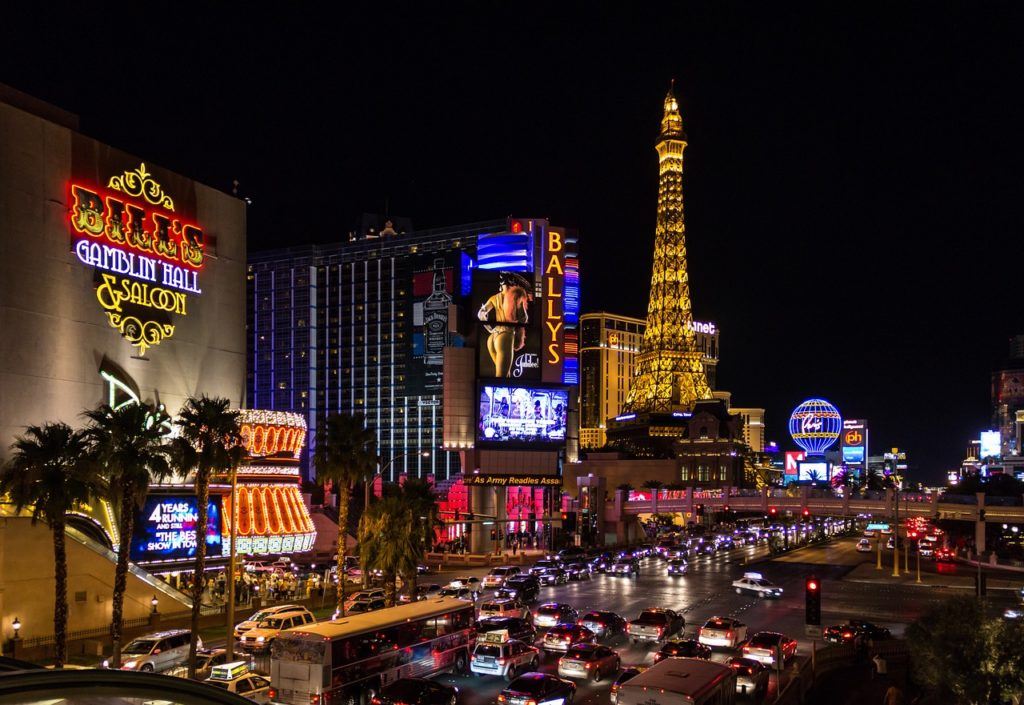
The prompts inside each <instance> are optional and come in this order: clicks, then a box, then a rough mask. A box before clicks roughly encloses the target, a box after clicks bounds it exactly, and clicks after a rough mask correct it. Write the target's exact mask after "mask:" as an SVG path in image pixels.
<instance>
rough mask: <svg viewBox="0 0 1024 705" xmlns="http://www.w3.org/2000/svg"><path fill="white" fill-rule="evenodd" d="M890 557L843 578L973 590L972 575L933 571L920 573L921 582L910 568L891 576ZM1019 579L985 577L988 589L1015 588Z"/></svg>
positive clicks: (853, 581) (849, 580)
mask: <svg viewBox="0 0 1024 705" xmlns="http://www.w3.org/2000/svg"><path fill="white" fill-rule="evenodd" d="M891 561H892V559H891V557H890V562H889V563H888V564H885V563H883V564H882V569H881V570H879V569H878V568H876V567H875V565H874V564H873V563H862V564H861V565H859V566H857V567H856V568H854V569H853V570H852V571H850V572H849V573H848V574H847V575H846V576H845V577H844V578H843V580H845V581H847V582H851V583H871V584H874V585H911V586H918V587H931V588H952V589H956V590H974V576H973V575H936V574H934V573H924V572H922V573H921V582H920V583H918V582H917V573H916V572H915V571H914V570H913V568H912V569H911V571H910V572H909V573H904V572H903V570H902V569H901V570H900V577H898V578H894V577H892V562H891ZM1019 583H1020V581H1019V580H1004V579H1000V578H992V577H988V578H987V585H988V589H989V590H1017V589H1019V587H1020V585H1019Z"/></svg>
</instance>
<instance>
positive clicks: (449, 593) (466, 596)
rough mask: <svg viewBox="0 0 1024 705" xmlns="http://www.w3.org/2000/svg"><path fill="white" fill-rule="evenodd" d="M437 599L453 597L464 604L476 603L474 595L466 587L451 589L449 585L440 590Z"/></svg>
mask: <svg viewBox="0 0 1024 705" xmlns="http://www.w3.org/2000/svg"><path fill="white" fill-rule="evenodd" d="M439 597H455V598H458V599H460V600H465V601H466V602H476V593H475V592H473V591H472V590H470V589H469V588H468V587H452V586H451V585H449V586H447V587H444V588H441V593H440V595H439Z"/></svg>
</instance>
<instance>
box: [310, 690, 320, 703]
mask: <svg viewBox="0 0 1024 705" xmlns="http://www.w3.org/2000/svg"><path fill="white" fill-rule="evenodd" d="M309 705H320V693H313V694H312V695H310V696H309Z"/></svg>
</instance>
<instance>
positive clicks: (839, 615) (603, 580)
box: [423, 538, 1016, 705]
mask: <svg viewBox="0 0 1024 705" xmlns="http://www.w3.org/2000/svg"><path fill="white" fill-rule="evenodd" d="M856 541H857V539H856V538H850V539H842V540H839V541H836V542H834V543H832V544H829V545H828V546H826V547H812V548H806V549H802V550H799V551H796V552H793V553H789V554H785V555H784V556H782V557H779V558H776V559H769V558H768V556H767V551H766V549H765V548H764V547H760V546H759V547H756V548H755V547H743V548H738V549H734V550H732V551H730V552H728V553H721V554H718V555H716V556H714V557H707V556H703V557H700V558H698V559H695V560H694V561H691V563H690V571H689V573H688V574H687V575H686V576H682V577H669V576H667V575H666V573H665V562H664V561H661V560H659V559H656V558H648V559H645V560H643V561H642V562H641V569H640V577H639V578H636V579H634V578H619V577H612V576H607V575H600V574H598V575H595V576H594V577H593V579H591V580H590V581H584V582H579V583H570V584H568V585H562V586H558V587H546V588H542V589H541V594H540V600H539V602H550V601H557V602H567V603H569V604H570V605H572V606H573V607H575V608H576V609H577V610H579V612H580V613H581V614H582V613H583V612H585V611H588V610H591V609H602V610H611V611H613V612H617V613H618V614H620V615H622V616H623V617H625V618H626V619H632V618H634V617H636V616H637V614H639V612H640V611H641V610H643V609H645V608H647V607H668V608H674V609H676V610H678V611H680V612H682V613H683V614H684V616H685V618H686V628H685V633H686V636H691V637H692V636H694V635H695V634H696V630H697V629H698V628H699V627H700V626H701V625H702V624H703V623H704V621H705V620H706V619H708V618H709V617H712V616H716V615H719V616H732V617H737V618H739V619H741V620H742V621H744V622H745V623H746V624H747V625H748V626H749V630H750V633H751V634H753V633H754V632H756V631H761V630H769V631H778V632H782V633H784V634H787V635H789V636H791V637H794V638H796V639H797V641H798V642H799V653H800V654H801V656H803V657H806V655H807V654H809V653H810V650H811V648H812V641H814V638H813V637H809V636H806V635H805V633H804V580H805V578H806V577H807V576H808V575H814V576H816V577H817V578H819V579H820V580H821V582H822V624H823V625H829V624H835V623H839V622H842V621H844V620H846V619H849V618H861V619H867V620H870V621H873V622H876V623H879V624H881V625H884V626H887V627H889V628H890V629H891V630H892V632H893V634H894V635H897V636H899V635H901V634H902V632H903V629H904V627H905V625H906V624H908V623H909V622H912V621H913V620H914V619H916V618H917V617H918V616H920V615H921V614H922V612H924V611H925V610H927V609H928V608H929V607H931V606H932V605H934V604H937V603H939V602H941V601H943V600H945V599H947V598H948V597H949V596H951V595H954V594H964V592H965V591H963V590H951V589H945V588H934V587H919V586H914V585H906V584H903V585H895V584H894V585H885V584H870V583H859V582H849V581H843V580H842V577H843V576H844V575H846V574H848V573H849V572H850V571H852V570H853V569H854V568H856V567H857V566H859V565H860V564H862V563H873V562H874V561H875V554H874V553H871V554H864V553H857V552H856V550H855V548H854V546H855V544H856ZM889 560H890V561H891V553H890V555H889ZM912 567H913V562H912ZM924 567H925V564H924V563H922V568H924ZM928 568H930V569H932V570H934V566H933V564H932V562H931V561H928ZM954 569H955V570H956V571H959V572H963V574H965V575H969V574H970V570H971V569H970V568H969V567H968V566H955V568H954ZM751 570H753V571H757V572H760V573H762V574H763V575H764V577H766V578H767V579H769V580H771V581H772V582H774V583H777V584H778V585H781V586H782V587H783V589H784V594H783V596H782V598H780V599H777V600H763V599H758V598H755V597H752V596H749V595H737V594H736V593H735V592H734V590H733V589H732V587H731V585H730V583H731V582H732V581H733V580H735V579H737V578H739V577H741V576H742V574H743V573H744V572H745V571H751ZM862 570H863V569H862ZM456 572H457V573H458V574H460V575H466V574H473V575H478V576H479V575H482V574H484V573H485V572H486V569H477V570H465V569H463V570H459V571H456ZM456 572H452V573H440V574H437V575H434V576H425V577H424V578H423V580H424V581H430V582H439V583H443V582H445V581H446V580H450V579H451V578H452V577H454V576H455V574H456ZM1015 601H1016V597H1015V596H1014V595H1013V593H1011V592H1008V591H1005V592H1002V593H993V594H991V595H990V602H994V603H998V606H999V608H1000V609H1001V608H1002V605H1003V603H1005V606H1010V605H1011V604H1014V603H1015ZM818 633H820V630H819V632H818ZM612 645H613V646H615V648H616V649H617V650H618V651H619V653H620V655H621V657H622V663H623V665H624V666H629V665H634V664H650V663H651V662H652V659H653V654H654V652H655V651H656V650H657V649H656V647H654V646H646V647H645V646H643V645H637V646H634V645H632V644H629V643H628V642H625V641H622V640H620V641H619V642H618V643H615V644H612ZM817 645H818V646H820V645H821V642H820V639H818V640H817ZM731 655H732V654H727V653H716V655H715V658H716V660H725V659H727V658H728V657H729V656H731ZM557 660H558V656H557V655H554V654H551V655H547V656H546V657H543V658H542V662H541V668H540V670H542V671H545V672H550V673H556V672H557ZM439 678H440V679H441V680H442V681H444V682H446V683H450V684H453V685H456V686H458V687H459V689H460V703H461V705H485V704H486V705H491V704H493V703H494V702H495V700H496V697H497V695H498V693H499V692H500V691H501V690H502V688H504V687H505V682H504V680H503V679H501V678H497V677H489V676H469V677H456V676H447V675H446V676H440V677H439ZM611 681H612V678H609V679H606V680H604V681H602V682H601V683H599V684H596V685H595V684H593V683H590V682H579V683H578V690H577V695H576V703H578V704H581V705H582V704H590V703H607V702H608V694H609V691H610V685H611ZM775 686H776V684H775V682H774V675H773V679H772V683H771V687H770V691H769V701H770V699H771V696H772V695H773V692H774V690H775Z"/></svg>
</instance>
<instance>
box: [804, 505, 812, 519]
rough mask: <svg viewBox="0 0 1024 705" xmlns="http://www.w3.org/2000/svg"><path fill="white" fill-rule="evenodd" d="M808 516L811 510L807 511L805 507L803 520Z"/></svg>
mask: <svg viewBox="0 0 1024 705" xmlns="http://www.w3.org/2000/svg"><path fill="white" fill-rule="evenodd" d="M810 515H811V510H810V509H808V508H807V507H804V519H806V518H807V517H809V516H810Z"/></svg>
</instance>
